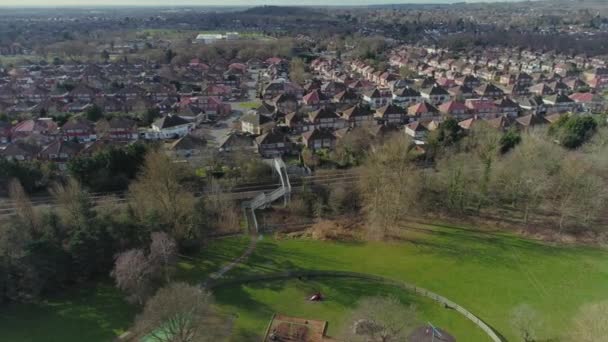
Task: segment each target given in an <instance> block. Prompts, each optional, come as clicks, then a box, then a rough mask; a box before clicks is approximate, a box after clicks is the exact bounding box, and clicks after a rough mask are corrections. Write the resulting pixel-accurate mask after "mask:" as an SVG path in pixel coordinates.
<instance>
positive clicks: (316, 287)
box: [215, 278, 485, 342]
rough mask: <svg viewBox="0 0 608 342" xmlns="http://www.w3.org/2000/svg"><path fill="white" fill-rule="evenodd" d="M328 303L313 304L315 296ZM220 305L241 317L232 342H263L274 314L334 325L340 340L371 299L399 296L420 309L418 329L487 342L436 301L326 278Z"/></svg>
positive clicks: (255, 290) (232, 294) (270, 285)
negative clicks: (355, 311) (351, 314)
mask: <svg viewBox="0 0 608 342" xmlns="http://www.w3.org/2000/svg"><path fill="white" fill-rule="evenodd" d="M317 291H319V292H321V293H322V294H323V295H324V296H325V300H324V301H322V302H309V301H308V300H307V299H306V298H308V297H309V296H310V295H311V294H313V293H315V292H317ZM215 296H216V300H217V302H218V303H219V304H220V305H221V307H222V309H223V310H225V312H226V313H228V314H234V315H236V317H237V319H236V321H235V330H234V334H233V338H232V341H235V342H236V341H239V342H240V341H260V340H261V339H262V338H261V337H262V336H263V334H264V330H265V328H266V326H267V325H268V322H269V321H270V318H271V317H272V315H273V313H283V314H289V315H292V316H296V317H303V318H311V319H321V320H326V321H328V322H329V326H328V335H329V336H332V337H340V335H341V333H342V332H343V331H344V329H348V327H349V324H348V323H349V322H348V313H349V312H350V311H351V310H352V309H353V308H354V307H355V306H356V305H357V302H358V301H359V300H360V299H362V298H365V297H369V296H395V297H397V298H399V300H400V301H401V302H402V303H403V305H406V306H407V305H414V306H415V307H416V311H417V313H418V322H417V324H420V325H422V324H424V323H426V322H429V321H430V322H432V323H433V324H434V325H437V326H440V327H442V328H445V329H447V330H448V331H450V333H452V335H454V336H455V337H456V338H457V339H458V340H460V341H485V339H484V336H485V335H484V334H483V332H482V331H481V330H480V329H478V328H476V326H475V325H474V324H473V323H471V322H470V321H468V320H466V319H465V318H464V317H463V316H461V315H459V314H458V313H456V312H455V311H453V310H448V309H444V308H443V307H441V306H440V305H438V304H436V303H435V302H433V301H431V300H430V299H427V298H424V297H420V296H416V295H414V294H412V293H410V292H407V291H403V290H401V289H399V288H396V287H392V286H388V285H383V284H379V283H375V282H369V281H363V280H356V279H331V278H321V279H315V280H297V279H295V280H288V281H273V282H265V283H264V282H262V283H252V284H248V285H241V286H238V285H233V286H226V287H224V288H219V289H216V290H215Z"/></svg>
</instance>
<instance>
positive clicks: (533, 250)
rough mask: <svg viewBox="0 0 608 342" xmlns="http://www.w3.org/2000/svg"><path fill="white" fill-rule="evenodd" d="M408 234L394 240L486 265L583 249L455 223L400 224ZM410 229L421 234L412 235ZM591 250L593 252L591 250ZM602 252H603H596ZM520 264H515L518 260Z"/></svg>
mask: <svg viewBox="0 0 608 342" xmlns="http://www.w3.org/2000/svg"><path fill="white" fill-rule="evenodd" d="M400 229H402V231H403V233H404V234H400V235H395V236H392V238H393V239H394V240H397V241H402V242H408V243H411V244H413V245H414V246H416V247H418V248H419V252H420V253H430V254H433V255H439V256H443V257H446V258H449V259H451V260H464V259H466V260H467V261H473V262H478V263H482V264H486V265H500V266H501V267H515V266H517V264H521V263H522V262H530V263H533V262H535V257H537V256H538V257H543V258H546V257H559V258H562V260H563V258H579V257H580V256H581V254H580V253H581V249H580V248H575V247H567V246H550V245H547V244H544V243H542V242H539V241H533V240H527V239H524V238H520V237H517V236H511V235H508V234H502V233H493V232H485V231H478V230H469V229H465V228H461V227H452V226H446V225H442V226H428V227H417V226H411V225H402V226H400ZM407 232H415V233H416V234H417V236H415V237H408V236H407ZM587 252H592V251H591V250H587ZM595 252H599V251H595ZM515 260H516V261H517V263H514V261H515Z"/></svg>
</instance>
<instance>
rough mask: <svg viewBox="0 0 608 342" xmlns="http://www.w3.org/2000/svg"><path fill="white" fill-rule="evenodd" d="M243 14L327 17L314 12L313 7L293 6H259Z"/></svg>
mask: <svg viewBox="0 0 608 342" xmlns="http://www.w3.org/2000/svg"><path fill="white" fill-rule="evenodd" d="M243 14H251V15H266V16H289V17H308V16H316V17H317V18H319V17H324V16H325V14H324V13H322V12H319V11H316V10H314V9H313V8H312V7H311V8H308V7H293V6H258V7H252V8H249V9H247V10H245V11H243Z"/></svg>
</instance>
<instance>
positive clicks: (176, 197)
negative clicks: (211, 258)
mask: <svg viewBox="0 0 608 342" xmlns="http://www.w3.org/2000/svg"><path fill="white" fill-rule="evenodd" d="M182 175H183V170H182V169H181V168H180V166H179V165H177V164H175V163H173V162H172V161H171V159H169V157H167V156H166V155H165V154H163V153H162V152H158V151H151V152H149V153H148V154H147V155H146V160H145V162H144V166H143V169H142V171H141V173H140V175H139V176H138V177H137V180H136V181H135V182H134V183H133V184H132V185H131V187H130V195H131V206H132V207H133V209H134V212H135V213H136V215H137V216H138V217H139V218H140V219H141V220H142V221H143V220H145V219H146V218H147V217H149V215H154V217H155V218H156V219H157V220H159V221H160V222H158V223H160V224H161V225H164V226H166V228H167V229H168V230H169V232H170V233H171V235H172V236H173V237H175V238H176V239H178V240H182V239H190V238H192V237H193V236H192V235H193V234H194V232H193V230H192V228H193V227H192V215H193V212H194V204H195V203H196V201H195V199H194V195H193V194H192V193H191V192H189V191H187V190H186V189H185V188H184V187H183V186H182V184H180V179H181V178H182Z"/></svg>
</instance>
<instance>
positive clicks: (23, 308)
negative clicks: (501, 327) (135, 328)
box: [0, 284, 136, 342]
mask: <svg viewBox="0 0 608 342" xmlns="http://www.w3.org/2000/svg"><path fill="white" fill-rule="evenodd" d="M135 311H136V308H134V307H132V306H130V305H128V304H127V303H126V302H125V301H124V299H123V297H122V294H121V293H120V292H118V291H117V290H115V289H114V288H113V287H112V286H110V285H107V284H99V285H96V286H87V287H81V288H78V289H73V290H71V291H70V292H68V293H66V294H62V295H61V296H53V297H51V298H50V299H48V300H46V301H44V302H41V303H36V304H13V305H10V306H8V307H5V308H2V309H1V310H0V340H2V341H31V342H36V341H41V342H42V341H44V342H47V341H66V342H71V341H74V342H76V341H109V340H112V339H113V338H115V337H116V336H117V335H118V334H119V333H120V332H122V331H123V330H125V329H127V328H128V327H129V326H130V325H131V323H132V320H133V317H134V315H135Z"/></svg>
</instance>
